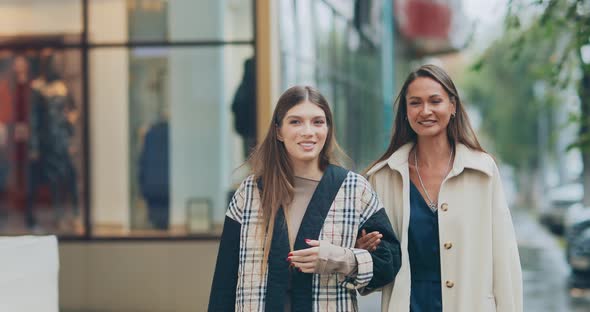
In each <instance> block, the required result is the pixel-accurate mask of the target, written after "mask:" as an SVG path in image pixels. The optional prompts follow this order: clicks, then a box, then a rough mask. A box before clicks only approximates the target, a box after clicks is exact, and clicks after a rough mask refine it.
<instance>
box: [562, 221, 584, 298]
mask: <svg viewBox="0 0 590 312" xmlns="http://www.w3.org/2000/svg"><path fill="white" fill-rule="evenodd" d="M567 244H568V247H567V259H568V263H569V265H570V267H571V274H570V277H569V287H570V288H582V289H590V220H585V221H582V222H580V223H576V224H574V225H573V226H572V227H571V230H570V231H569V233H568V242H567Z"/></svg>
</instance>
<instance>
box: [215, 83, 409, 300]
mask: <svg viewBox="0 0 590 312" xmlns="http://www.w3.org/2000/svg"><path fill="white" fill-rule="evenodd" d="M336 147H337V144H336V139H335V138H334V123H333V119H332V112H331V110H330V107H329V106H328V103H327V101H326V99H325V98H324V97H323V96H322V95H321V94H320V93H319V92H318V91H317V90H315V89H314V88H311V87H307V86H295V87H292V88H290V89H288V90H287V91H285V93H283V95H282V96H281V97H280V99H279V101H278V103H277V105H276V107H275V110H274V113H273V117H272V122H271V125H270V127H269V129H268V132H267V134H266V137H265V139H264V140H263V142H262V143H261V144H260V145H259V146H258V147H257V149H256V150H255V151H254V153H253V154H252V156H251V157H250V164H251V167H252V175H250V176H249V177H248V178H246V179H245V180H244V181H243V182H242V184H241V185H240V187H239V188H238V190H237V191H236V193H235V195H234V197H233V199H232V200H231V203H230V205H229V209H228V212H227V214H226V219H225V224H224V229H223V234H222V237H221V243H220V247H219V254H218V256H217V264H216V269H215V275H214V278H213V286H212V289H211V297H210V300H209V311H356V310H357V309H358V308H357V301H356V291H357V289H363V290H364V289H373V288H379V287H383V286H384V285H386V284H388V283H390V282H391V281H393V278H394V277H395V274H396V273H397V271H398V269H399V265H400V261H401V256H400V253H399V243H398V241H397V239H396V237H395V235H394V233H393V230H392V227H391V224H390V223H389V220H388V218H387V216H386V214H385V211H384V209H383V208H382V205H381V203H380V201H379V199H378V198H377V196H376V194H375V192H374V191H373V190H372V188H371V186H370V185H369V183H368V182H367V181H366V180H365V179H364V178H363V177H362V176H360V175H358V174H356V173H353V172H350V171H348V170H346V169H344V168H342V167H339V166H337V165H335V164H334V159H333V156H332V151H333V150H334V149H335V148H336ZM363 231H364V232H373V231H379V233H381V235H382V237H381V240H380V244H379V246H378V247H377V248H376V250H374V251H373V252H372V253H369V252H367V251H366V250H364V249H357V248H354V245H355V242H356V239H357V237H358V234H359V233H361V232H363Z"/></svg>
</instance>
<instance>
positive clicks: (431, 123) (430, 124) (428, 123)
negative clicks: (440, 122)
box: [418, 120, 436, 126]
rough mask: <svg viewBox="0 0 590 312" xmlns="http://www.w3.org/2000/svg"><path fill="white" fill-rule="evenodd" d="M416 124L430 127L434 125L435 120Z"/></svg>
mask: <svg viewBox="0 0 590 312" xmlns="http://www.w3.org/2000/svg"><path fill="white" fill-rule="evenodd" d="M418 123H419V124H420V125H422V126H432V125H434V124H435V123H436V120H422V121H418Z"/></svg>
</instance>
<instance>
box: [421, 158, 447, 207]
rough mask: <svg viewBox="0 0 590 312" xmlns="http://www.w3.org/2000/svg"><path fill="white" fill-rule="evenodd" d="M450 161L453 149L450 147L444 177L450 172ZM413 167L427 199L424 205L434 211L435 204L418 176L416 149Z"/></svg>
mask: <svg viewBox="0 0 590 312" xmlns="http://www.w3.org/2000/svg"><path fill="white" fill-rule="evenodd" d="M452 159H453V148H452V147H451V155H450V156H449V163H448V164H447V171H446V172H445V176H446V175H447V174H449V172H450V171H451V160H452ZM414 165H415V166H416V173H417V174H418V180H420V185H421V186H422V189H423V190H424V195H426V199H428V203H426V204H427V205H428V207H430V209H431V210H432V211H435V210H436V208H437V207H436V206H437V203H435V202H434V201H433V200H432V199H430V195H429V194H428V191H427V190H426V187H425V186H424V182H422V177H421V176H420V170H418V148H416V149H414ZM443 179H444V178H443Z"/></svg>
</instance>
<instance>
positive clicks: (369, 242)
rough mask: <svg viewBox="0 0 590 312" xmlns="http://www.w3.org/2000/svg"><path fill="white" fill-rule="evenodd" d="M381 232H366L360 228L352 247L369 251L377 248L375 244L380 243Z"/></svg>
mask: <svg viewBox="0 0 590 312" xmlns="http://www.w3.org/2000/svg"><path fill="white" fill-rule="evenodd" d="M382 237H383V234H381V233H379V232H377V231H374V232H371V233H369V234H367V231H365V230H362V231H361V236H360V237H359V238H358V239H357V240H356V244H355V245H354V248H359V249H364V250H366V251H369V252H373V251H375V250H377V246H379V244H380V243H381V238H382Z"/></svg>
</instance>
